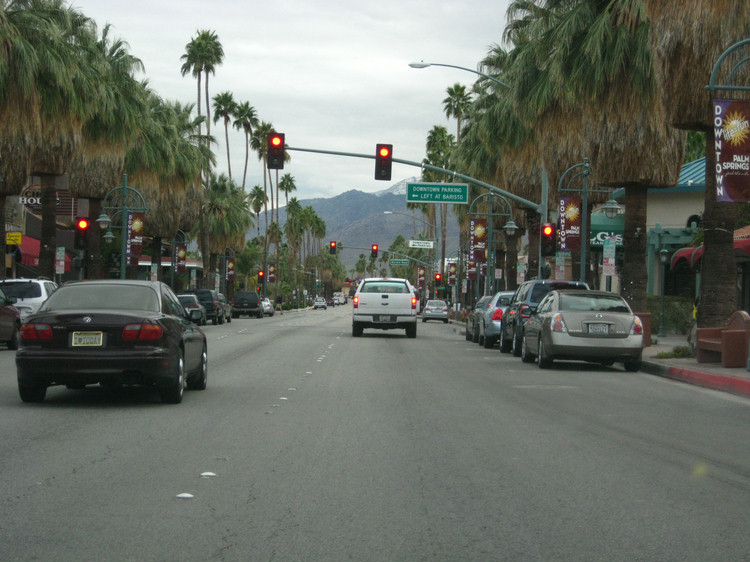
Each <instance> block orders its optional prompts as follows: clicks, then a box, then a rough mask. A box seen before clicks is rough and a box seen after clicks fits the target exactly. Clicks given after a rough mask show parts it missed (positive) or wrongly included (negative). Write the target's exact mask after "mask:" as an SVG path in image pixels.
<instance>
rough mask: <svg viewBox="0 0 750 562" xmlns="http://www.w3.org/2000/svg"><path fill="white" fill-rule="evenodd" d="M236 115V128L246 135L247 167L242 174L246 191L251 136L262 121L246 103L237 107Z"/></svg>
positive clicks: (243, 186)
mask: <svg viewBox="0 0 750 562" xmlns="http://www.w3.org/2000/svg"><path fill="white" fill-rule="evenodd" d="M234 115H235V120H234V128H235V129H238V130H241V131H242V132H244V133H245V167H244V170H243V172H242V189H245V180H246V179H247V163H248V159H249V157H250V136H251V135H252V133H253V128H254V127H257V126H258V124H259V123H260V121H258V115H257V113H256V112H255V108H254V107H253V106H252V105H250V104H249V103H248V102H246V101H243V102H242V103H240V104H239V105H238V106H237V108H236V110H235V114H234ZM227 144H228V143H227ZM228 158H229V157H228V156H227V159H228Z"/></svg>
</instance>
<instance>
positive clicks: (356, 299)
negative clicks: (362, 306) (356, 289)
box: [352, 297, 359, 308]
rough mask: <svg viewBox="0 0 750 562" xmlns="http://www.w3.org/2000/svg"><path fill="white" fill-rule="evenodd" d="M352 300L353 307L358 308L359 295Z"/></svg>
mask: <svg viewBox="0 0 750 562" xmlns="http://www.w3.org/2000/svg"><path fill="white" fill-rule="evenodd" d="M352 300H353V301H354V308H359V297H354V299H352Z"/></svg>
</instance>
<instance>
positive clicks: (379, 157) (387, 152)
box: [375, 144, 393, 181]
mask: <svg viewBox="0 0 750 562" xmlns="http://www.w3.org/2000/svg"><path fill="white" fill-rule="evenodd" d="M392 164H393V145H392V144H377V145H375V179H376V180H386V181H390V179H391V166H392Z"/></svg>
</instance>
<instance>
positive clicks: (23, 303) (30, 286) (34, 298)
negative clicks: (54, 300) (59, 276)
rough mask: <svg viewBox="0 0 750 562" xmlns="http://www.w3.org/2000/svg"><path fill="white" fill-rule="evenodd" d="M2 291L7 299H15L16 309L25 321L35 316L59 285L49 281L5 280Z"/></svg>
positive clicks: (0, 284)
mask: <svg viewBox="0 0 750 562" xmlns="http://www.w3.org/2000/svg"><path fill="white" fill-rule="evenodd" d="M0 289H2V291H3V293H5V295H6V296H7V297H15V299H16V302H15V305H14V306H15V307H16V309H17V310H18V313H19V314H20V315H21V320H24V319H25V318H26V317H27V316H29V315H30V314H34V313H35V312H36V311H37V310H39V307H40V306H42V303H43V302H44V301H46V300H47V297H49V296H50V295H51V294H52V293H54V292H55V290H56V289H57V283H55V282H54V281H50V280H49V279H5V280H3V281H0Z"/></svg>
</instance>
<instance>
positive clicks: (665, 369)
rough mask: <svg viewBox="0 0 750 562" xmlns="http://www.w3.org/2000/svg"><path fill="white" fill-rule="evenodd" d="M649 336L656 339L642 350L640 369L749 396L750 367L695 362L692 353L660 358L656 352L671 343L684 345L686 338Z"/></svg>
mask: <svg viewBox="0 0 750 562" xmlns="http://www.w3.org/2000/svg"><path fill="white" fill-rule="evenodd" d="M652 338H653V341H655V342H657V343H655V344H652V345H650V346H648V347H646V348H644V350H643V365H642V367H641V371H643V372H644V373H649V374H651V375H657V376H660V377H665V378H669V379H673V380H676V381H681V382H686V383H689V384H694V385H697V386H703V387H706V388H711V389H714V390H722V391H724V392H730V393H732V394H738V395H740V396H748V397H750V371H748V370H747V368H745V367H722V366H721V363H698V362H697V361H696V360H695V357H687V358H669V359H660V358H658V357H657V355H658V354H659V353H670V352H671V351H672V350H674V348H675V347H685V346H687V338H686V336H680V335H670V336H666V337H663V338H657V337H656V336H652Z"/></svg>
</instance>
